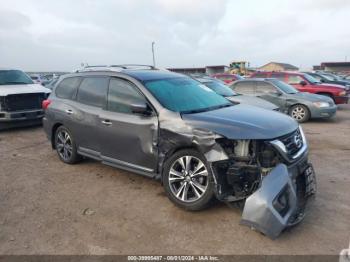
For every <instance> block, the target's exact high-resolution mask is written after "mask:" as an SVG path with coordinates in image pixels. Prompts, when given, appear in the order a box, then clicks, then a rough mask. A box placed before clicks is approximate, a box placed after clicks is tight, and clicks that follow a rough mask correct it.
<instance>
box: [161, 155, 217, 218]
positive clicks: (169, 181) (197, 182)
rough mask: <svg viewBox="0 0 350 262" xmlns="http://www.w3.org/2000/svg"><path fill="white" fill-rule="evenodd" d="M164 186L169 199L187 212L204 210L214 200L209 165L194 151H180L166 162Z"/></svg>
mask: <svg viewBox="0 0 350 262" xmlns="http://www.w3.org/2000/svg"><path fill="white" fill-rule="evenodd" d="M163 186H164V189H165V191H166V193H167V195H168V198H169V199H170V200H171V201H172V202H173V203H174V204H175V205H177V206H179V207H181V208H184V209H186V210H191V211H198V210H202V209H204V208H206V207H208V206H209V205H210V203H211V202H212V200H213V198H214V183H213V175H212V173H211V170H210V168H209V165H208V163H207V161H206V159H205V157H204V156H203V155H202V154H200V153H199V152H197V151H195V150H192V149H187V150H181V151H178V152H177V153H175V154H174V155H173V156H171V157H170V158H169V159H168V160H167V161H166V163H165V165H164V171H163Z"/></svg>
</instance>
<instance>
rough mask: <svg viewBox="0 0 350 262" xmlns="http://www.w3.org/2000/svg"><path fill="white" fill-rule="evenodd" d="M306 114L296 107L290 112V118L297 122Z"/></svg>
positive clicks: (299, 107)
mask: <svg viewBox="0 0 350 262" xmlns="http://www.w3.org/2000/svg"><path fill="white" fill-rule="evenodd" d="M306 114H307V112H306V111H305V109H304V108H303V107H301V106H296V107H294V108H293V110H292V117H293V118H294V119H296V120H298V121H301V120H303V119H304V118H305V116H306Z"/></svg>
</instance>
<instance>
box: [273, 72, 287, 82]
mask: <svg viewBox="0 0 350 262" xmlns="http://www.w3.org/2000/svg"><path fill="white" fill-rule="evenodd" d="M284 76H285V75H284V74H281V73H272V74H271V77H272V78H276V79H278V80H281V81H283V82H284Z"/></svg>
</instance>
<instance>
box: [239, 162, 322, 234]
mask: <svg viewBox="0 0 350 262" xmlns="http://www.w3.org/2000/svg"><path fill="white" fill-rule="evenodd" d="M299 172H300V173H299ZM297 173H299V176H300V175H302V176H304V179H303V181H304V182H305V184H304V190H303V191H302V193H303V195H301V194H300V189H297V185H296V182H295V181H296V176H298V174H297ZM315 192H316V178H315V173H314V171H313V168H312V166H311V165H310V164H308V163H307V161H306V160H305V159H304V160H303V161H298V163H297V164H296V165H293V167H292V168H287V166H286V165H284V164H279V165H278V166H276V167H275V168H274V169H273V170H272V171H271V172H270V173H269V174H268V175H267V176H266V177H265V178H264V179H263V181H262V185H261V187H260V188H259V189H258V190H257V191H255V192H254V193H253V194H252V195H250V196H249V197H248V198H247V199H246V202H245V206H244V209H243V214H242V220H241V224H243V225H247V226H250V227H252V228H254V229H256V230H258V231H260V232H262V233H264V234H265V235H267V236H268V237H270V238H272V239H274V238H276V237H277V236H278V235H279V234H280V233H281V232H282V231H283V230H284V229H285V228H287V227H289V226H293V225H295V224H297V223H299V222H300V221H301V220H302V219H303V217H304V212H303V211H304V204H305V201H306V198H307V197H308V196H310V195H313V194H314V193H315Z"/></svg>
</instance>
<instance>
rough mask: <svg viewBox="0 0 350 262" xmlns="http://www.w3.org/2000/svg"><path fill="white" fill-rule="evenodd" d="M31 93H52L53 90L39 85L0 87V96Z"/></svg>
mask: <svg viewBox="0 0 350 262" xmlns="http://www.w3.org/2000/svg"><path fill="white" fill-rule="evenodd" d="M29 93H51V90H50V89H48V88H45V87H43V86H42V85H39V84H28V85H25V84H24V85H0V96H7V95H14V94H29Z"/></svg>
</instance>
